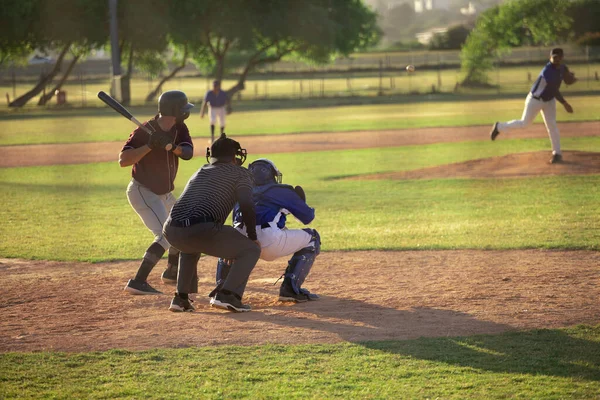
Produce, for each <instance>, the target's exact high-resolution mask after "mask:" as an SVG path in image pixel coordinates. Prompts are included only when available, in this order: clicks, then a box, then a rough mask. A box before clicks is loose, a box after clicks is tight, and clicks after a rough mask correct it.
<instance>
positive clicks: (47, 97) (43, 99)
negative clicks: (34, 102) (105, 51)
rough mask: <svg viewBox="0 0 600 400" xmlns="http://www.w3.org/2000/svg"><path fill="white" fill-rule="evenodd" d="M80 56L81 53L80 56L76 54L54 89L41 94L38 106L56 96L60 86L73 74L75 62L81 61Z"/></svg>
mask: <svg viewBox="0 0 600 400" xmlns="http://www.w3.org/2000/svg"><path fill="white" fill-rule="evenodd" d="M80 58H81V56H80V55H79V56H76V57H75V58H74V59H73V60H71V63H70V64H69V67H68V68H67V71H66V72H65V73H64V74H63V76H62V78H60V81H58V83H57V84H56V86H54V87H53V88H52V90H50V91H49V92H48V93H46V94H45V95H43V96H40V101H38V106H45V105H46V103H48V101H50V99H52V97H54V95H55V94H56V91H57V90H60V88H62V86H63V85H64V84H65V82H66V80H67V78H68V77H69V75H71V72H72V71H73V67H74V66H75V64H77V61H79V59H80Z"/></svg>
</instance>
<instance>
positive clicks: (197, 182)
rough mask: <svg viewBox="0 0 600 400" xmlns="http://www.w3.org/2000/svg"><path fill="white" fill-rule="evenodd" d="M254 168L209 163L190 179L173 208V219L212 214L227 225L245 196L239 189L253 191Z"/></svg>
mask: <svg viewBox="0 0 600 400" xmlns="http://www.w3.org/2000/svg"><path fill="white" fill-rule="evenodd" d="M252 186H253V180H252V175H251V174H250V171H248V170H247V169H246V168H243V167H240V166H238V165H233V164H224V163H216V164H206V165H204V166H203V167H202V168H200V169H199V170H198V171H196V173H194V175H192V177H191V178H190V180H189V181H188V183H187V185H186V186H185V189H184V190H183V193H182V194H181V196H180V197H179V199H178V200H177V202H176V203H175V205H174V206H173V209H172V210H171V219H172V220H174V221H183V220H186V219H193V218H198V217H212V218H213V219H214V221H215V222H217V223H220V224H224V223H225V221H226V220H227V216H228V215H229V214H230V213H231V210H233V206H234V205H235V203H236V202H238V201H240V200H241V199H239V198H238V191H239V190H240V189H246V191H247V192H248V193H251V192H252Z"/></svg>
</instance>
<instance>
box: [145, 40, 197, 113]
mask: <svg viewBox="0 0 600 400" xmlns="http://www.w3.org/2000/svg"><path fill="white" fill-rule="evenodd" d="M187 59H188V49H187V45H185V47H184V50H183V58H182V60H181V64H180V65H179V66H178V67H177V68H175V69H174V70H173V71H171V73H170V74H169V75H167V76H165V77H164V78H162V79H161V80H160V82H158V85H156V88H155V89H154V90H153V91H151V92H150V93H148V96H146V102H147V103H149V102H151V101H154V99H155V98H156V96H157V95H158V94H159V93H160V92H161V91H162V86H163V85H164V84H165V82H166V81H168V80H169V79H171V78H173V77H174V76H175V75H176V74H177V73H178V72H179V71H181V70H182V69H184V68H185V65H186V64H187Z"/></svg>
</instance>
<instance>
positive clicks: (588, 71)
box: [585, 44, 592, 89]
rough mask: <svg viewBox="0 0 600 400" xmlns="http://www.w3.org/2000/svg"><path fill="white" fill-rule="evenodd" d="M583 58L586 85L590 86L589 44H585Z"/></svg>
mask: <svg viewBox="0 0 600 400" xmlns="http://www.w3.org/2000/svg"><path fill="white" fill-rule="evenodd" d="M585 59H586V61H587V87H588V89H589V88H590V84H591V81H592V80H591V79H590V45H589V44H588V45H587V46H585Z"/></svg>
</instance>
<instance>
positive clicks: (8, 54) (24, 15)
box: [0, 0, 37, 67]
mask: <svg viewBox="0 0 600 400" xmlns="http://www.w3.org/2000/svg"><path fill="white" fill-rule="evenodd" d="M36 3H37V0H3V1H2V7H0V21H2V24H0V67H4V66H6V65H7V64H8V63H19V64H20V63H23V62H24V61H25V60H26V58H27V56H29V54H31V52H32V51H33V49H34V46H35V42H36V40H35V38H34V36H33V23H34V18H33V16H34V15H35V13H36V10H35V8H36Z"/></svg>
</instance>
